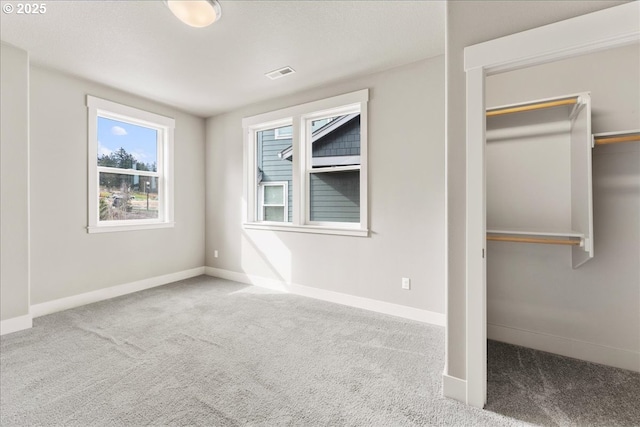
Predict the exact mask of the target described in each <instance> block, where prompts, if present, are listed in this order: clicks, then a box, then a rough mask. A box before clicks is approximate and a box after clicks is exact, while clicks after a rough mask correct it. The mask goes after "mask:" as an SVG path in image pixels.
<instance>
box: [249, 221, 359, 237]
mask: <svg viewBox="0 0 640 427" xmlns="http://www.w3.org/2000/svg"><path fill="white" fill-rule="evenodd" d="M242 226H243V227H244V228H245V229H246V230H270V231H289V232H294V233H312V234H333V235H338V236H355V237H369V230H366V229H364V230H363V229H360V228H346V227H345V228H343V227H327V226H325V225H280V224H263V223H256V222H249V223H244V224H242Z"/></svg>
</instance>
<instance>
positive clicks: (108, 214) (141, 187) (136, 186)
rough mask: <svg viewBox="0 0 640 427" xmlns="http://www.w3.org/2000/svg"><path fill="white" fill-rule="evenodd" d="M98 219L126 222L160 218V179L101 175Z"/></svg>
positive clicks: (110, 174)
mask: <svg viewBox="0 0 640 427" xmlns="http://www.w3.org/2000/svg"><path fill="white" fill-rule="evenodd" d="M99 175H100V176H99V183H100V184H99V186H100V191H99V195H98V198H99V200H98V206H99V220H100V222H103V221H124V220H148V219H157V218H158V208H159V200H158V178H157V177H151V176H141V175H125V174H115V173H105V172H100V173H99Z"/></svg>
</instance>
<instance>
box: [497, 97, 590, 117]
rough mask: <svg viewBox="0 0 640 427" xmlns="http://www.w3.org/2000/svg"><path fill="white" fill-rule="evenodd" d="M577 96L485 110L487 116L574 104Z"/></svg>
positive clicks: (576, 101)
mask: <svg viewBox="0 0 640 427" xmlns="http://www.w3.org/2000/svg"><path fill="white" fill-rule="evenodd" d="M578 99H579V98H578V97H575V98H566V99H558V100H556V101H544V102H538V103H535V104H528V105H520V106H518V107H505V108H498V109H491V110H487V117H493V116H501V115H503V114H511V113H521V112H523V111H533V110H541V109H543V108H551V107H560V106H562V105H575V104H577V103H578Z"/></svg>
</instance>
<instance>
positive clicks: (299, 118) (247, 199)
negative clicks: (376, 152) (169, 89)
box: [242, 89, 369, 237]
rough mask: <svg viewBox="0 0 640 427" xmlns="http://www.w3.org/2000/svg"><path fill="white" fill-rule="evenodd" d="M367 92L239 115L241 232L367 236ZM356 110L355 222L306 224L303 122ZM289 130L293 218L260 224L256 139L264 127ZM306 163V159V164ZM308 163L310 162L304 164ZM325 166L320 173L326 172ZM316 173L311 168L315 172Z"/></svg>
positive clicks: (306, 180) (344, 167) (307, 180)
mask: <svg viewBox="0 0 640 427" xmlns="http://www.w3.org/2000/svg"><path fill="white" fill-rule="evenodd" d="M368 101H369V90H368V89H362V90H359V91H356V92H351V93H346V94H343V95H338V96H334V97H331V98H326V99H322V100H318V101H313V102H308V103H306V104H300V105H295V106H292V107H288V108H283V109H281V110H276V111H271V112H267V113H263V114H259V115H256V116H251V117H245V118H244V119H243V120H242V126H243V139H244V159H243V162H244V165H243V166H244V198H243V227H244V228H245V229H259V230H272V231H294V232H303V233H320V234H339V235H345V236H360V237H368V236H369V228H368V227H369V222H368V189H367V183H368V171H367V136H368V135H367V103H368ZM358 109H359V112H360V166H357V165H356V166H355V168H359V169H360V222H359V223H347V222H344V223H343V222H336V223H333V222H331V223H328V222H322V223H320V222H313V223H312V222H310V221H308V215H309V214H308V211H309V203H308V201H307V200H306V199H307V198H308V194H309V189H308V185H309V184H308V182H309V179H308V178H307V175H308V172H307V167H306V164H307V161H306V160H305V159H306V157H305V156H306V153H305V152H306V151H309V150H307V149H305V147H304V145H305V144H301V141H306V140H307V139H308V136H305V135H304V132H306V121H307V120H311V119H317V118H323V117H327V116H335V115H340V114H345V113H349V112H353V111H354V110H358ZM287 125H291V126H292V137H291V139H292V148H293V158H292V170H293V174H292V182H293V191H292V193H293V198H292V206H293V215H292V221H291V222H290V223H265V222H260V221H259V218H258V216H257V212H258V211H257V206H256V203H257V196H258V195H257V187H258V186H257V185H255V183H256V181H257V180H256V173H257V163H256V160H257V156H256V154H255V153H256V135H257V132H259V131H261V130H265V129H273V128H276V127H282V126H287ZM309 162H310V160H309ZM309 164H310V163H309ZM328 169H329V168H326V169H325V170H324V171H322V169H320V170H321V171H322V172H329V170H328ZM353 169H354V166H353V165H352V166H339V167H334V168H331V170H332V171H336V172H337V171H340V170H353ZM317 171H319V169H318V168H315V170H314V172H312V173H315V172H317Z"/></svg>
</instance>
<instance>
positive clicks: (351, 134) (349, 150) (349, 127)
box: [313, 116, 360, 157]
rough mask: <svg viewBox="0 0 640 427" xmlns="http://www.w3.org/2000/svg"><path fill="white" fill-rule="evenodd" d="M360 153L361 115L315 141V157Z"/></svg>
mask: <svg viewBox="0 0 640 427" xmlns="http://www.w3.org/2000/svg"><path fill="white" fill-rule="evenodd" d="M359 155H360V116H358V117H356V118H354V119H353V120H351V121H350V122H349V123H347V124H345V125H343V126H341V127H340V128H338V129H336V130H335V131H333V132H331V133H330V134H328V135H327V136H325V137H323V138H321V139H319V140H317V141H316V142H314V143H313V157H333V156H359Z"/></svg>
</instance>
